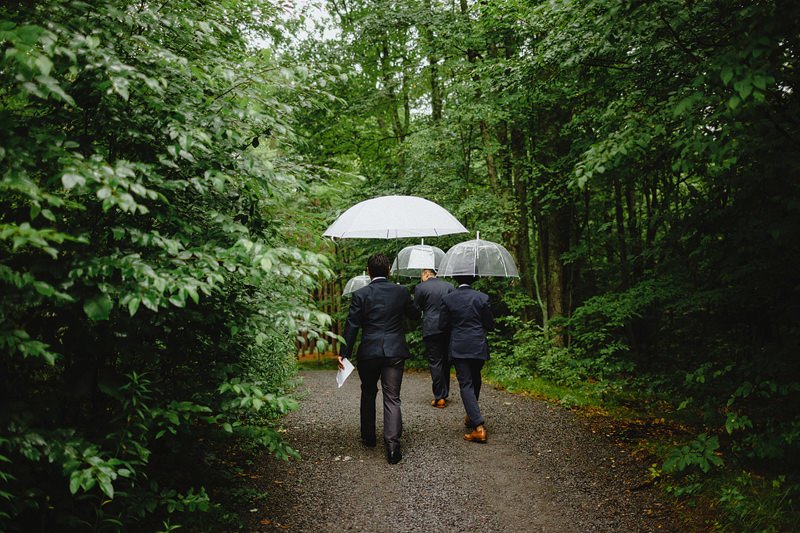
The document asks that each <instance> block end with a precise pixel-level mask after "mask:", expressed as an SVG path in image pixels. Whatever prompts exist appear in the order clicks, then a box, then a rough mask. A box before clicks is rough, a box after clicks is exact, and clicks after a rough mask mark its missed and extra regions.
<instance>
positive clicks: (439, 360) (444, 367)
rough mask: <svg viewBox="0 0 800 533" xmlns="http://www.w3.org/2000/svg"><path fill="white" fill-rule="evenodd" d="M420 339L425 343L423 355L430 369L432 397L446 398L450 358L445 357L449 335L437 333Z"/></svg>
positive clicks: (448, 384) (448, 390) (448, 389)
mask: <svg viewBox="0 0 800 533" xmlns="http://www.w3.org/2000/svg"><path fill="white" fill-rule="evenodd" d="M422 341H423V342H424V343H425V355H426V356H427V357H428V368H430V370H431V380H432V381H433V385H432V389H433V398H434V399H435V400H440V399H442V398H447V397H448V396H450V358H449V357H447V352H448V347H449V345H450V335H449V334H447V333H437V334H435V335H428V336H427V337H424V338H423V339H422Z"/></svg>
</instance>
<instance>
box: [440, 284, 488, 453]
mask: <svg viewBox="0 0 800 533" xmlns="http://www.w3.org/2000/svg"><path fill="white" fill-rule="evenodd" d="M454 278H455V280H456V282H457V283H458V289H456V290H455V291H453V292H451V293H450V294H448V295H447V296H445V297H444V299H443V300H442V310H441V316H440V317H439V328H440V329H441V330H443V331H450V353H449V355H450V359H451V360H452V361H453V366H455V367H456V378H457V379H458V386H459V390H460V391H461V401H462V402H463V403H464V410H465V411H466V412H467V416H466V418H465V419H464V424H465V425H466V426H468V427H472V428H473V430H472V432H471V433H467V434H465V435H464V439H466V440H468V441H470V442H486V438H487V434H486V428H485V427H484V425H483V424H484V419H483V416H482V415H481V409H480V407H479V406H478V398H480V395H481V383H482V380H481V369H483V365H484V363H486V361H487V360H488V359H489V342H488V341H487V340H486V332H487V331H489V330H491V329H494V317H493V316H492V310H491V308H490V307H489V297H488V296H487V295H486V294H484V293H482V292H480V291H476V290H475V289H473V288H472V287H470V285H471V284H472V283H473V282H475V280H476V279H477V278H476V277H474V276H454Z"/></svg>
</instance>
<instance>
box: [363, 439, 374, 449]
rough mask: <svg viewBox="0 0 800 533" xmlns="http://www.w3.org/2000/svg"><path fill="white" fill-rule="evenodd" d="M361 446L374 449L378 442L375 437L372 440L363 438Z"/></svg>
mask: <svg viewBox="0 0 800 533" xmlns="http://www.w3.org/2000/svg"><path fill="white" fill-rule="evenodd" d="M361 444H363V445H364V446H366V447H367V448H374V447H375V444H377V441H376V439H375V437H372V438H371V439H369V438H366V437H361Z"/></svg>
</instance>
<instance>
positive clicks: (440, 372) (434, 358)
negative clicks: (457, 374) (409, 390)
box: [414, 268, 455, 408]
mask: <svg viewBox="0 0 800 533" xmlns="http://www.w3.org/2000/svg"><path fill="white" fill-rule="evenodd" d="M420 278H421V279H422V282H421V283H420V284H419V285H417V286H416V287H415V288H414V305H415V306H417V308H418V309H419V310H420V311H422V342H423V343H424V344H425V355H426V356H427V358H428V367H429V368H430V371H431V381H432V382H433V383H432V389H433V400H432V401H431V405H432V406H434V407H438V408H442V407H444V406H446V405H447V398H448V397H449V396H450V366H451V364H450V358H449V357H448V356H447V347H448V345H449V343H450V335H449V334H448V333H447V332H445V331H442V330H441V329H439V311H440V309H441V307H442V298H444V297H445V295H447V294H448V293H450V292H452V291H453V290H455V289H454V287H453V286H452V285H451V284H450V283H447V282H446V281H442V280H440V279H439V278H437V277H436V272H435V271H433V270H430V269H427V268H426V269H424V270H423V271H422V274H421V275H420Z"/></svg>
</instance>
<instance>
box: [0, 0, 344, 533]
mask: <svg viewBox="0 0 800 533" xmlns="http://www.w3.org/2000/svg"><path fill="white" fill-rule="evenodd" d="M276 23H277V22H276V19H275V13H274V12H273V11H272V7H271V6H270V5H269V4H262V3H260V2H254V1H250V0H241V1H239V0H237V1H234V2H225V3H222V4H208V5H204V6H202V7H198V6H197V5H195V4H194V3H191V2H189V3H187V2H172V3H168V4H163V5H162V4H158V5H151V4H148V3H137V4H130V3H128V2H118V1H115V0H108V1H102V2H93V3H91V4H89V3H84V2H81V1H77V0H52V1H46V2H38V3H16V2H15V3H12V4H11V5H10V6H4V7H2V8H0V121H2V123H3V128H2V129H1V130H0V191H1V192H0V292H2V293H3V298H2V302H0V351H2V358H0V480H1V481H2V482H3V488H2V490H0V529H2V530H4V531H23V530H30V529H31V528H33V527H36V528H40V529H47V530H57V529H65V530H69V529H78V528H87V529H102V528H108V529H143V530H147V529H150V530H155V529H157V528H159V527H163V528H164V529H165V530H172V529H176V528H178V527H180V526H181V525H184V526H191V527H200V526H201V525H202V524H204V521H205V524H206V526H205V527H208V524H209V523H210V521H211V520H212V518H208V517H207V516H206V515H209V514H210V515H215V514H217V515H218V514H219V513H220V512H221V511H220V510H219V508H218V504H215V503H214V502H213V501H212V500H211V498H210V496H209V493H208V492H207V491H206V488H205V487H203V486H201V484H202V483H203V479H204V477H206V476H205V472H207V471H209V470H212V469H214V468H218V467H219V464H217V463H215V462H214V461H213V460H212V459H211V456H212V454H210V453H209V451H208V450H207V449H206V448H207V447H208V446H212V445H214V444H213V443H219V444H217V445H220V446H226V445H236V443H239V442H246V443H248V445H249V446H258V447H261V448H263V449H266V450H269V451H270V452H272V453H274V454H276V455H278V456H280V457H282V458H289V457H296V456H297V454H296V452H294V450H292V449H291V448H290V447H289V446H287V445H286V444H285V443H284V442H283V441H282V439H281V436H280V433H279V432H278V431H277V430H276V429H275V428H274V426H275V424H276V419H277V417H278V416H280V414H282V413H285V412H286V411H287V410H288V409H291V408H293V407H295V406H296V404H295V403H294V402H293V401H292V400H289V399H287V398H285V397H283V396H282V394H283V392H284V391H285V387H286V386H287V382H288V379H289V378H290V377H291V376H292V375H293V373H294V371H295V362H294V343H293V338H294V335H295V332H296V331H298V330H300V329H308V330H311V331H313V332H315V334H316V335H318V336H322V335H324V333H323V331H324V330H325V329H326V328H327V327H328V326H329V325H330V320H329V318H328V317H326V316H325V315H324V314H323V313H320V312H318V311H316V310H315V309H314V308H313V304H312V303H311V302H310V301H309V300H310V299H309V294H310V291H311V290H312V289H313V288H314V286H315V285H316V283H317V282H318V280H319V279H320V278H322V277H324V276H327V275H328V262H327V260H326V258H325V257H324V256H322V255H320V254H316V253H310V252H307V251H303V250H301V249H299V248H298V243H299V242H301V240H304V235H303V234H302V233H301V232H299V231H297V230H296V228H294V227H293V223H294V219H293V218H292V216H293V214H294V213H295V212H297V210H298V209H297V207H298V205H301V206H302V202H303V199H304V197H303V194H302V193H303V191H304V190H305V187H306V184H305V182H304V180H306V179H309V180H310V179H311V178H308V177H307V176H308V174H309V172H308V169H307V168H306V167H304V166H303V165H302V164H301V163H300V162H298V160H297V159H296V158H295V157H294V156H293V152H292V145H293V143H294V142H295V136H294V133H293V131H292V129H291V128H290V127H289V124H288V117H289V115H290V114H291V113H292V111H293V109H294V106H295V105H299V104H300V102H303V101H305V103H306V104H308V99H305V98H304V97H301V96H298V95H299V94H301V93H303V92H304V91H305V89H306V88H307V89H308V93H310V94H315V91H313V90H312V89H311V88H310V86H311V84H312V82H311V80H310V78H311V74H310V71H309V70H308V69H307V68H298V69H296V70H292V69H289V68H285V67H284V66H283V65H281V64H280V63H279V61H278V60H277V59H275V57H274V56H273V54H272V53H271V51H270V50H261V51H258V50H255V49H254V48H253V46H252V44H251V42H252V41H251V39H252V38H253V37H255V36H260V37H261V38H262V39H266V40H265V41H264V42H267V43H270V44H269V46H273V47H274V46H275V43H274V42H273V41H269V35H270V33H271V32H273V31H274V28H275V27H276V26H275V24H276ZM278 33H279V32H274V33H273V36H275V35H277V34H278ZM316 94H318V91H317V92H316ZM259 138H260V139H262V141H263V142H262V143H259ZM298 193H299V194H298ZM231 433H232V435H231ZM34 524H35V526H34ZM159 524H161V525H159Z"/></svg>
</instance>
